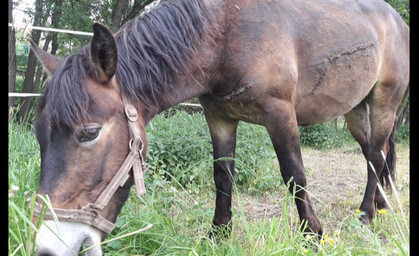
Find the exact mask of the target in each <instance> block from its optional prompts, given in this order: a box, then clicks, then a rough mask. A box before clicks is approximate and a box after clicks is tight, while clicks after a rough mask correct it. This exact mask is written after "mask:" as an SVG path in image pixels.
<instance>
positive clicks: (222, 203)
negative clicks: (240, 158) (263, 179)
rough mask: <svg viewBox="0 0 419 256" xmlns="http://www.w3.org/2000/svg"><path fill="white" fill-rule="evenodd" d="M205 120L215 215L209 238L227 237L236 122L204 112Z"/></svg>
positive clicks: (229, 223)
mask: <svg viewBox="0 0 419 256" xmlns="http://www.w3.org/2000/svg"><path fill="white" fill-rule="evenodd" d="M205 118H206V121H207V123H208V127H209V130H210V133H211V140H212V145H213V149H214V182H215V186H216V190H217V191H216V199H215V214H214V219H213V229H212V231H211V232H210V237H217V236H219V235H222V236H225V237H226V236H228V235H229V233H230V230H231V221H230V220H231V217H232V213H231V192H232V184H233V177H234V155H235V149H236V129H237V125H238V121H236V120H226V119H225V118H220V117H219V116H217V115H215V114H214V113H212V112H210V111H208V110H206V111H205Z"/></svg>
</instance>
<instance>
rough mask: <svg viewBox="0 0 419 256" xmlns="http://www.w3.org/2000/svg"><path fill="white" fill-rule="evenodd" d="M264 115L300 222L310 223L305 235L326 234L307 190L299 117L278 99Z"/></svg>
mask: <svg viewBox="0 0 419 256" xmlns="http://www.w3.org/2000/svg"><path fill="white" fill-rule="evenodd" d="M269 109H270V111H269V112H268V114H267V115H266V116H265V118H264V119H265V126H266V129H267V130H268V133H269V136H270V137H271V140H272V143H273V146H274V148H275V152H276V155H277V157H278V161H279V166H280V171H281V174H282V177H283V179H284V182H285V184H289V191H290V192H291V193H293V192H294V191H295V203H296V206H297V210H298V214H299V216H300V221H301V222H305V221H306V222H307V227H306V228H305V229H304V230H303V232H313V233H316V234H318V235H320V236H321V235H322V234H323V230H322V226H321V224H320V222H319V220H318V219H317V217H316V215H315V214H314V211H313V208H312V206H311V203H310V200H309V198H308V194H307V192H306V190H305V187H306V176H305V172H306V171H305V168H304V166H303V160H302V157H301V149H300V141H299V132H298V124H297V118H296V115H295V110H294V106H293V104H292V103H290V102H287V101H284V100H276V101H275V102H274V103H272V105H270V106H269Z"/></svg>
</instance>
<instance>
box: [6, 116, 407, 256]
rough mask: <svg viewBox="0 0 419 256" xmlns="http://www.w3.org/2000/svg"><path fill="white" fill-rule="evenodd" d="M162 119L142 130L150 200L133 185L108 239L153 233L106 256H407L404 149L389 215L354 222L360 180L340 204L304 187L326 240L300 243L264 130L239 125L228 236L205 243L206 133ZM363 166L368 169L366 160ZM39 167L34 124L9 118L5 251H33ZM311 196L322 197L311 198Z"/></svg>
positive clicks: (123, 242)
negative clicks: (363, 222)
mask: <svg viewBox="0 0 419 256" xmlns="http://www.w3.org/2000/svg"><path fill="white" fill-rule="evenodd" d="M169 116H170V117H168V118H165V117H164V116H163V115H160V116H158V117H156V118H155V119H154V120H153V121H152V124H153V128H154V129H151V128H150V127H149V128H148V143H149V149H148V157H147V162H148V163H149V165H150V171H149V172H148V173H147V174H146V175H145V178H146V186H147V194H146V195H144V196H143V197H142V198H136V196H135V192H134V189H132V191H131V194H130V197H129V199H128V201H127V202H126V203H125V205H124V207H123V209H122V212H121V214H120V216H119V218H118V220H117V227H116V228H115V230H114V231H113V232H112V233H111V234H110V235H109V236H108V237H107V240H110V239H114V238H117V237H119V236H122V235H124V234H128V233H131V232H134V231H136V230H139V229H141V228H144V227H146V226H147V225H148V224H153V227H152V228H150V229H148V230H146V231H144V232H140V233H137V234H135V235H131V236H127V237H123V238H120V239H115V240H113V241H111V242H109V243H105V244H104V245H103V251H104V255H408V254H409V241H410V231H409V227H408V226H407V225H406V223H407V224H408V223H409V200H408V192H409V185H408V176H409V175H408V173H409V170H408V163H407V164H406V163H405V162H406V161H408V158H409V149H408V146H406V145H405V144H399V145H398V153H399V152H400V153H399V160H400V161H402V166H401V168H399V169H401V170H400V172H399V170H398V172H399V173H398V175H399V185H398V186H399V187H398V191H396V192H393V194H392V195H390V194H388V197H389V199H390V202H391V206H392V209H393V211H390V209H388V210H387V213H386V214H383V215H380V216H379V217H378V218H376V219H375V221H374V222H373V223H372V225H370V226H362V225H361V224H360V222H359V221H358V217H357V216H356V215H357V214H360V213H355V209H356V208H357V207H359V203H360V201H361V200H362V196H363V189H364V186H365V182H366V180H364V181H363V182H364V183H362V184H359V186H360V187H361V188H362V189H361V190H362V191H357V190H351V191H346V192H344V194H345V195H344V196H345V198H347V200H346V201H342V200H337V201H336V200H335V201H334V200H333V197H330V200H328V197H327V195H325V197H322V196H323V195H321V194H320V192H317V191H316V193H314V192H311V191H310V193H312V194H313V195H311V194H310V195H311V198H312V202H314V204H315V206H314V207H315V211H316V212H317V215H318V216H319V218H320V221H321V222H322V223H323V225H324V227H325V234H327V237H325V238H323V239H322V240H320V241H319V240H318V239H315V238H314V237H311V238H310V237H304V236H303V235H302V234H301V232H300V231H299V230H300V223H299V218H298V214H297V211H296V207H295V204H294V202H293V201H294V200H293V197H292V195H290V194H289V193H287V192H286V191H287V188H286V186H285V185H284V184H283V181H282V179H281V178H280V175H279V170H278V163H277V160H276V157H275V153H274V151H273V148H272V146H271V144H270V141H269V137H268V136H267V133H266V130H265V129H264V128H263V127H261V126H255V125H249V124H245V123H241V124H240V126H239V128H238V141H237V154H236V157H237V160H236V162H237V164H236V167H237V174H236V176H235V186H234V189H233V190H234V191H233V209H232V211H233V227H232V233H231V236H230V237H229V238H227V239H224V240H221V242H220V243H214V241H212V240H208V239H206V237H207V234H208V232H209V231H210V227H211V222H212V217H213V214H214V205H215V187H214V183H213V177H212V156H211V155H212V149H211V143H210V136H209V133H208V128H207V126H206V124H205V121H204V118H203V116H202V115H199V114H194V115H187V114H185V113H183V112H174V113H171V114H170V115H169ZM349 147H350V148H351V149H350V150H347V149H344V150H343V149H340V148H335V149H327V150H326V149H322V150H318V149H305V148H303V155H304V154H305V153H308V154H309V155H310V154H311V152H315V154H319V155H322V154H323V155H325V154H326V155H332V154H337V157H341V156H342V155H350V156H351V155H352V154H355V153H356V150H355V148H356V146H353V144H351V145H350V146H349ZM352 148H354V149H352ZM311 159H313V161H311V162H305V164H306V167H307V172H308V178H309V179H314V178H315V177H314V175H315V172H316V171H315V170H314V169H315V166H316V165H317V164H316V165H314V163H315V162H314V159H320V160H321V159H322V157H319V156H317V155H314V156H313V158H310V160H311ZM349 159H351V158H349ZM406 159H407V160H406ZM361 160H362V158H361ZM339 161H346V162H348V161H349V163H347V164H348V166H351V165H353V163H351V161H352V160H339ZM342 164H343V163H342ZM361 164H362V166H363V167H366V166H365V164H364V162H362V163H361ZM406 165H407V167H406ZM326 166H329V164H326ZM363 167H360V168H359V169H360V170H359V173H361V174H362V175H364V176H366V174H365V172H366V171H365V170H364V168H363ZM338 168H339V165H337V166H335V165H330V166H329V167H327V168H324V169H325V170H324V172H325V173H326V174H327V175H330V176H333V172H335V170H338ZM356 168H357V169H358V167H356ZM39 170H40V156H39V148H38V145H37V142H36V139H35V136H34V134H33V129H32V126H30V125H25V126H24V125H18V124H16V122H14V120H13V119H12V120H9V238H8V244H9V249H8V250H9V251H8V253H9V255H31V254H30V248H31V247H32V245H33V241H34V234H35V232H34V230H36V227H34V226H33V225H31V223H30V220H31V214H32V211H33V207H32V205H31V203H30V202H31V199H32V198H33V195H34V194H35V192H36V187H37V184H38V181H39ZM357 171H358V170H357ZM328 172H330V174H328ZM349 172H353V170H351V169H350V170H349ZM355 176H357V175H355ZM358 176H359V175H358ZM309 182H310V180H309ZM348 182H350V181H349V180H348ZM17 187H18V189H17V191H16V188H17ZM336 189H337V188H336ZM325 190H326V187H324V190H322V187H321V186H320V187H319V188H318V191H325ZM336 193H337V192H336ZM397 193H400V194H397ZM395 194H397V195H398V197H399V199H398V200H397V198H396V196H395ZM346 195H348V196H346ZM316 196H317V197H318V198H320V199H319V200H316ZM324 198H326V199H324ZM28 200H29V202H28ZM399 203H400V205H401V207H402V209H403V212H402V211H401V210H400V208H399V206H398V205H399ZM339 210H340V211H339Z"/></svg>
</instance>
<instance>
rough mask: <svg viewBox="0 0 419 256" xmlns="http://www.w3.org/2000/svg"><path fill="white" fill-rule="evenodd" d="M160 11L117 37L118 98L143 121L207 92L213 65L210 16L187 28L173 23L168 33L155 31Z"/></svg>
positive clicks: (130, 25)
mask: <svg viewBox="0 0 419 256" xmlns="http://www.w3.org/2000/svg"><path fill="white" fill-rule="evenodd" d="M179 1H183V0H179ZM192 1H194V0H192ZM167 5H170V3H168V4H167ZM169 7H170V6H169ZM210 8H212V6H210ZM163 11H164V9H160V10H158V8H157V10H155V13H154V12H152V11H151V12H150V13H149V14H144V15H143V17H140V18H137V19H135V20H133V21H131V22H129V23H128V24H127V25H126V26H124V27H123V28H122V29H121V30H120V31H119V32H118V33H117V35H116V41H117V47H118V53H119V54H120V56H119V63H118V64H119V65H118V71H117V80H118V81H119V83H120V85H121V89H122V93H124V94H125V95H126V96H127V97H128V98H129V99H131V101H132V102H133V103H135V102H137V104H138V106H139V107H141V106H142V107H143V108H145V110H146V111H144V112H145V113H146V114H145V115H146V116H145V117H144V119H145V120H147V121H148V120H151V119H152V118H153V117H154V116H155V115H157V114H158V113H160V112H162V111H164V110H165V109H167V108H169V107H172V106H175V105H177V104H179V103H181V102H184V101H186V100H188V99H191V98H194V97H197V96H199V95H202V94H203V93H206V92H208V91H209V88H208V83H206V81H207V80H208V79H207V77H208V74H207V73H208V70H211V67H212V66H213V65H214V64H213V63H215V60H216V47H215V44H214V42H215V39H214V38H213V37H214V35H215V34H217V33H215V32H214V31H216V30H217V25H216V23H215V22H209V19H210V18H208V16H210V15H211V13H210V12H211V11H213V10H207V12H206V13H204V14H203V15H202V17H198V18H196V17H194V18H195V20H192V21H193V22H190V23H189V24H180V23H179V22H176V21H173V22H171V23H170V24H171V25H170V26H171V27H169V28H167V26H166V25H164V24H163V25H162V26H159V20H158V17H159V16H158V15H160V16H162V15H161V14H162V13H159V12H163ZM189 11H190V10H189ZM199 11H200V12H203V11H202V10H199ZM163 14H164V13H163ZM153 15H155V16H153ZM194 15H195V14H194ZM194 15H192V16H194ZM205 15H208V16H205ZM149 16H150V17H149ZM195 16H197V15H195ZM169 17H172V16H171V15H169ZM191 19H192V18H191ZM150 21H153V22H150ZM212 21H213V20H212ZM164 22H165V23H166V24H167V23H168V21H167V20H165V21H164ZM174 24H178V25H179V24H180V25H182V26H185V27H179V28H178V27H176V25H174ZM165 26H166V27H165ZM185 31H188V32H185ZM189 31H192V33H191V34H188V33H190V32H189ZM188 37H189V38H188Z"/></svg>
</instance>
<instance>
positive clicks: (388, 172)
mask: <svg viewBox="0 0 419 256" xmlns="http://www.w3.org/2000/svg"><path fill="white" fill-rule="evenodd" d="M396 131H397V118H396V120H395V121H394V126H393V130H392V131H391V134H390V137H389V138H388V145H389V150H388V153H387V157H386V159H385V160H386V163H385V164H384V167H383V170H382V171H381V174H380V177H379V179H380V182H381V184H382V186H383V187H386V188H387V189H388V188H390V179H391V181H393V184H396V149H395V141H394V140H395V133H396Z"/></svg>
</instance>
